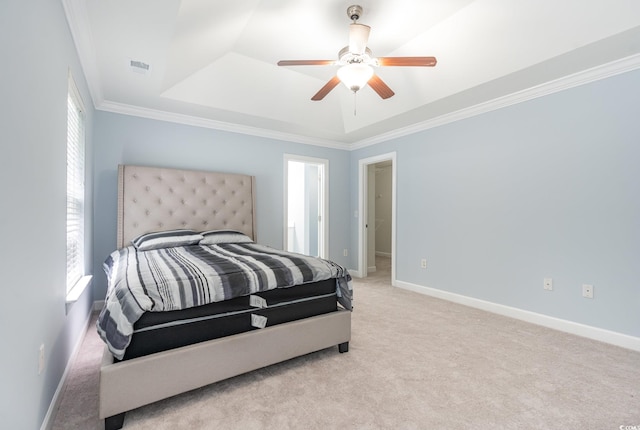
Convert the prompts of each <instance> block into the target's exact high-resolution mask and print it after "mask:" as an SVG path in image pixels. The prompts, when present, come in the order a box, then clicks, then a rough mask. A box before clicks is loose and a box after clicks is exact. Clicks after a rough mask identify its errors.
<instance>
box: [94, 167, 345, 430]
mask: <svg viewBox="0 0 640 430" xmlns="http://www.w3.org/2000/svg"><path fill="white" fill-rule="evenodd" d="M255 187H256V186H255V178H254V177H252V176H249V175H243V174H233V173H218V172H202V171H192V170H178V169H168V168H157V167H146V166H130V165H126V166H125V165H121V166H119V167H118V214H117V248H118V251H114V254H112V255H115V253H116V252H118V253H119V254H118V257H119V256H120V254H126V253H131V249H132V247H131V246H130V244H131V241H132V240H134V239H136V238H140V237H144V236H145V234H146V233H150V232H166V231H177V230H179V231H186V230H192V231H194V232H204V231H207V232H212V231H213V232H215V233H216V234H218V233H219V231H222V232H232V233H233V234H235V233H237V236H238V237H246V238H247V240H246V241H245V240H242V241H239V242H235V241H232V242H231V243H227V242H224V243H220V244H218V242H214V243H216V244H215V245H209V246H207V247H199V245H196V244H194V245H193V246H191V245H189V246H185V247H180V248H175V250H178V249H181V250H182V251H184V252H193V248H198V249H199V252H206V253H207V258H210V257H209V254H208V253H214V254H215V255H216V256H217V255H218V254H225V255H226V253H232V252H238V253H239V255H238V256H236V254H233V258H232V260H234V261H236V260H238V261H240V260H242V259H243V258H245V254H247V253H250V254H251V258H254V256H255V255H257V254H260V255H262V254H261V253H262V252H263V251H264V252H275V253H276V254H278V255H277V256H276V257H277V258H278V259H282V260H285V259H288V256H286V255H283V256H280V255H279V253H281V252H282V251H277V250H265V249H263V248H266V247H262V246H260V245H259V244H256V243H255V240H256V218H255ZM233 234H232V236H233ZM234 237H235V236H234ZM198 240H199V242H198V243H201V242H200V239H198ZM180 245H182V244H180ZM200 248H206V249H205V251H202V250H200ZM209 248H212V249H213V250H211V251H210V250H209ZM124 250H127V251H124ZM175 250H174V249H172V250H171V252H172V253H173V252H174V251H175ZM162 252H165V251H164V250H163V251H162ZM172 255H173V254H172ZM110 258H111V256H110ZM216 258H217V257H216ZM247 258H249V257H247ZM287 261H288V260H287ZM329 263H330V266H336V267H337V269H336V268H335V267H331V268H330V270H331V271H332V272H333V271H334V270H338V274H339V279H340V280H341V283H340V282H338V278H336V279H334V277H330V278H326V277H325V278H326V279H320V280H313V281H309V278H305V279H306V281H304V282H303V281H301V279H300V278H296V279H295V280H294V284H295V285H293V286H289V287H288V288H276V289H271V288H269V289H267V290H259V291H254V290H253V288H254V287H253V286H252V287H251V288H250V289H251V291H247V292H246V294H242V295H239V296H234V297H232V298H230V299H229V300H222V301H220V300H218V301H212V302H211V303H209V304H207V305H198V306H195V307H193V308H189V307H187V308H184V309H183V308H182V306H179V309H173V308H172V309H171V310H169V311H167V312H144V313H142V315H141V316H139V317H138V316H136V318H135V319H136V321H135V325H134V327H135V330H134V333H133V334H132V335H131V339H128V340H129V341H130V342H129V343H128V346H127V349H126V351H120V350H118V348H117V346H116V347H114V346H113V345H112V344H111V343H109V342H107V345H106V346H105V350H104V354H103V359H102V364H101V368H100V392H99V417H100V419H104V420H105V429H106V430H113V429H119V428H121V427H122V426H123V423H124V417H125V413H126V411H129V410H132V409H135V408H138V407H140V406H144V405H146V404H149V403H153V402H156V401H158V400H161V399H165V398H167V397H171V396H174V395H177V394H180V393H183V392H186V391H189V390H193V389H196V388H199V387H202V386H205V385H208V384H211V383H214V382H217V381H220V380H223V379H227V378H230V377H233V376H236V375H239V374H242V373H246V372H249V371H252V370H256V369H259V368H262V367H265V366H269V365H271V364H275V363H278V362H281V361H285V360H288V359H291V358H294V357H297V356H301V355H304V354H308V353H311V352H315V351H319V350H321V349H325V348H329V347H335V346H337V347H338V350H339V351H340V352H347V351H348V348H349V341H350V339H351V312H350V309H351V307H350V285H349V286H347V285H345V283H344V281H345V279H346V278H347V277H348V274H346V276H345V274H344V273H342V272H339V270H340V267H339V266H338V265H335V263H331V262H329ZM296 264H297V263H296ZM310 264H316V263H314V262H311V263H310ZM318 264H319V263H318ZM108 267H109V268H110V269H109V270H111V269H113V266H108ZM345 272H346V271H345ZM333 275H335V273H333ZM333 275H332V276H333ZM233 279H235V278H233ZM229 282H232V281H229ZM298 284H301V285H298ZM338 284H340V285H341V286H342V287H343V288H342V291H343V292H342V293H341V288H336V285H338ZM255 288H257V287H255ZM303 288H306V289H304V291H303ZM347 288H348V289H349V291H347ZM110 289H111V287H110ZM310 291H311V292H312V293H310ZM300 294H303V296H300ZM345 296H349V297H348V299H349V300H347V302H346V303H347V304H346V305H345V299H346V298H347V297H345ZM150 297H154V296H153V295H152V294H150ZM107 299H109V293H108V295H107ZM107 302H108V300H107ZM337 302H340V304H341V305H342V306H338V305H337ZM107 306H108V304H107V303H105V307H107ZM209 307H210V308H209ZM103 313H105V309H103V311H102V312H101V316H102V314H103ZM176 321H179V323H177V322H176ZM267 321H268V324H267ZM183 322H185V323H184V324H183ZM98 324H99V325H98V331H99V332H100V320H99V323H98ZM105 326H106V325H105ZM162 330H166V331H162ZM176 342H177V343H176ZM211 363H216V365H215V366H212V365H211Z"/></svg>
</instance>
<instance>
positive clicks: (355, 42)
mask: <svg viewBox="0 0 640 430" xmlns="http://www.w3.org/2000/svg"><path fill="white" fill-rule="evenodd" d="M370 31H371V27H369V26H368V25H364V24H357V23H353V24H350V25H349V52H351V53H352V54H357V55H362V54H364V51H365V49H366V48H367V42H368V41H369V32H370Z"/></svg>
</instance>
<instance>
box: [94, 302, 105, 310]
mask: <svg viewBox="0 0 640 430" xmlns="http://www.w3.org/2000/svg"><path fill="white" fill-rule="evenodd" d="M103 307H104V300H96V301H95V302H93V310H94V311H101V310H102V308H103Z"/></svg>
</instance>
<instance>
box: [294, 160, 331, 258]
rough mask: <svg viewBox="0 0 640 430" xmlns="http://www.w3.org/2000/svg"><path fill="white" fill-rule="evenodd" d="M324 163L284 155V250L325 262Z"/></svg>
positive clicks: (325, 196) (326, 218) (325, 180)
mask: <svg viewBox="0 0 640 430" xmlns="http://www.w3.org/2000/svg"><path fill="white" fill-rule="evenodd" d="M328 163H329V162H328V160H324V159H316V158H310V157H302V156H296V155H285V175H284V176H285V192H284V202H285V208H284V214H285V226H284V247H285V249H286V250H287V251H291V252H298V253H301V254H306V255H313V256H316V257H322V258H326V256H327V249H328V246H327V233H328V228H327V221H328V217H327V214H328V210H327V209H328V205H327V200H328V199H327V191H326V190H327V174H326V172H327V171H328Z"/></svg>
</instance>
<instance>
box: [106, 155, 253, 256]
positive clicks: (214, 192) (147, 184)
mask: <svg viewBox="0 0 640 430" xmlns="http://www.w3.org/2000/svg"><path fill="white" fill-rule="evenodd" d="M178 228H188V229H193V230H196V231H205V230H216V229H232V230H238V231H241V232H243V233H244V234H246V235H247V236H249V237H251V238H252V239H253V240H256V219H255V177H254V176H249V175H242V174H235V173H215V172H201V171H195V170H179V169H169V168H162V167H145V166H129V165H120V166H118V237H117V246H118V248H122V247H123V246H127V245H129V244H130V243H131V239H134V238H135V237H137V236H139V235H140V234H142V233H148V232H152V231H161V230H172V229H178Z"/></svg>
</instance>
